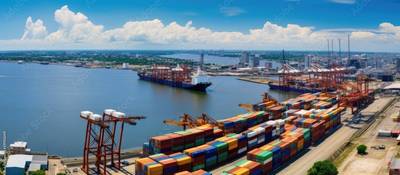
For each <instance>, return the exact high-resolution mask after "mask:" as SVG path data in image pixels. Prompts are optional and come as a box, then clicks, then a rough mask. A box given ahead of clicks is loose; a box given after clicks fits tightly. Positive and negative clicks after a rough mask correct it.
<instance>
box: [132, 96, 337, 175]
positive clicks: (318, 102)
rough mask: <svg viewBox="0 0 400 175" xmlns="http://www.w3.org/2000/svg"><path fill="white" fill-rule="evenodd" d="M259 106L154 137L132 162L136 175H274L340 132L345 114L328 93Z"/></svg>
mask: <svg viewBox="0 0 400 175" xmlns="http://www.w3.org/2000/svg"><path fill="white" fill-rule="evenodd" d="M258 105H259V108H261V109H263V110H262V111H255V112H249V113H246V114H242V115H238V116H234V117H232V118H228V119H224V120H220V121H218V126H213V125H204V126H200V127H195V128H191V129H187V130H185V131H179V132H174V133H170V134H165V135H162V136H155V137H152V138H151V139H150V140H149V142H148V143H145V144H144V146H143V152H144V155H148V156H147V157H144V158H139V159H137V160H136V163H135V173H136V174H143V175H144V174H147V175H164V174H165V175H170V174H174V173H179V172H181V171H189V172H190V171H192V172H195V171H198V170H205V171H211V172H212V171H213V170H214V169H218V168H220V167H223V166H227V167H225V168H223V170H222V171H221V172H220V174H225V175H229V174H232V175H233V174H272V173H274V172H275V171H276V170H278V169H280V168H282V167H281V166H282V165H284V164H285V163H287V162H289V161H293V160H294V159H296V158H297V157H298V156H299V155H301V154H302V153H303V152H305V151H306V150H307V149H309V147H310V146H312V145H318V144H319V143H320V142H321V141H322V140H323V139H325V138H327V137H328V136H329V135H331V134H332V133H334V132H335V131H336V130H337V129H338V128H340V127H341V115H342V113H343V112H344V110H345V108H344V107H339V105H338V100H337V99H336V96H335V95H334V94H329V93H314V94H310V93H308V94H302V95H300V96H298V97H297V98H293V99H289V100H287V101H284V102H282V103H276V101H272V100H271V101H267V102H262V103H259V104H258ZM237 160H239V162H235V161H237ZM231 162H234V163H233V164H232V163H231ZM213 174H219V173H213Z"/></svg>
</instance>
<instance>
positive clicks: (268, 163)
mask: <svg viewBox="0 0 400 175" xmlns="http://www.w3.org/2000/svg"><path fill="white" fill-rule="evenodd" d="M247 160H251V161H254V162H258V163H259V164H261V169H262V172H263V174H269V173H270V172H271V171H272V152H271V151H266V150H262V149H259V148H256V149H253V150H252V151H249V152H248V153H247Z"/></svg>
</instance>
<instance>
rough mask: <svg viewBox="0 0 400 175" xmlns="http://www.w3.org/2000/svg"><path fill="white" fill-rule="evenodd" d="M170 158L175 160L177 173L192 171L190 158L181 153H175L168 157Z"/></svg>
mask: <svg viewBox="0 0 400 175" xmlns="http://www.w3.org/2000/svg"><path fill="white" fill-rule="evenodd" d="M169 157H170V158H173V159H175V160H176V162H177V164H178V171H190V170H191V169H192V158H191V157H189V156H188V155H186V154H183V153H175V154H171V155H169Z"/></svg>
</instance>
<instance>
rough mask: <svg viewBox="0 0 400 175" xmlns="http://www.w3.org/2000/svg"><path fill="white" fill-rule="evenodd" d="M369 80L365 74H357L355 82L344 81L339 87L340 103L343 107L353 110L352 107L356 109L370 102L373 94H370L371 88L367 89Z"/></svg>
mask: <svg viewBox="0 0 400 175" xmlns="http://www.w3.org/2000/svg"><path fill="white" fill-rule="evenodd" d="M369 81H371V79H370V78H368V77H367V76H366V75H365V74H362V73H361V74H359V75H357V78H356V82H345V83H343V84H342V85H341V86H340V88H341V91H340V92H341V96H340V104H339V105H342V106H344V107H349V108H351V112H352V113H353V112H354V108H355V107H356V108H357V110H359V109H360V107H362V106H364V105H366V104H369V103H370V102H372V99H373V96H371V92H372V91H371V90H370V89H369Z"/></svg>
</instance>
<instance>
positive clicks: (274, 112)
mask: <svg viewBox="0 0 400 175" xmlns="http://www.w3.org/2000/svg"><path fill="white" fill-rule="evenodd" d="M284 109H285V108H284V106H282V105H276V106H274V107H271V108H269V109H267V110H268V112H269V119H271V120H274V119H280V118H282V113H283V111H284Z"/></svg>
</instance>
